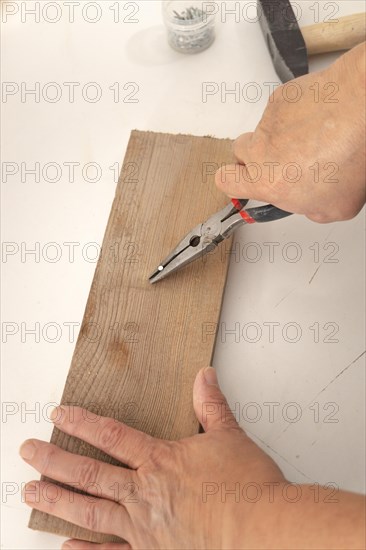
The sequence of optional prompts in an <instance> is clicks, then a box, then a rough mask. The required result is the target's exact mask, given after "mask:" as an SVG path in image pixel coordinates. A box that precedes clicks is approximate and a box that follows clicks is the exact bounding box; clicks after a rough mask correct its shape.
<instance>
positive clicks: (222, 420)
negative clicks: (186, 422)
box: [193, 367, 239, 432]
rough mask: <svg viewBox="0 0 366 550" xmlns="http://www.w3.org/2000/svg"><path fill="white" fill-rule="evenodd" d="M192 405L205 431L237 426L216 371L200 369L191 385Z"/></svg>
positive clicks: (208, 368) (207, 368)
mask: <svg viewBox="0 0 366 550" xmlns="http://www.w3.org/2000/svg"><path fill="white" fill-rule="evenodd" d="M193 407H194V410H195V413H196V416H197V419H198V421H199V423H200V424H201V425H202V426H203V428H204V430H205V432H208V431H210V430H213V429H226V428H239V426H238V423H237V421H236V420H235V418H234V415H233V414H232V412H231V410H230V407H229V405H228V403H227V401H226V399H225V396H224V394H223V393H222V392H221V390H220V388H219V385H218V382H217V377H216V371H215V369H213V368H212V367H206V368H204V369H201V370H200V371H199V373H198V374H197V376H196V380H195V382H194V386H193Z"/></svg>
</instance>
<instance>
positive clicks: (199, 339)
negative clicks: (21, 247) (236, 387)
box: [29, 131, 233, 542]
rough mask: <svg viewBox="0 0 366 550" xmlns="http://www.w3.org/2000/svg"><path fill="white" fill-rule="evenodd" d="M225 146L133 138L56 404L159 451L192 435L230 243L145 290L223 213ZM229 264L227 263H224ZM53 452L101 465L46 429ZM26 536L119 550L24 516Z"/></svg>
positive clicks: (37, 515) (55, 522) (74, 442)
mask: <svg viewBox="0 0 366 550" xmlns="http://www.w3.org/2000/svg"><path fill="white" fill-rule="evenodd" d="M231 149H232V142H231V140H228V139H225V140H221V139H215V138H211V137H194V136H188V135H169V134H160V133H152V132H139V131H133V132H132V134H131V138H130V141H129V144H128V148H127V152H126V156H125V159H124V164H123V167H122V171H121V175H120V179H119V182H118V185H117V189H116V195H115V199H114V202H113V206H112V210H111V214H110V217H109V221H108V225H107V229H106V233H105V237H104V241H103V247H102V253H101V257H100V258H99V261H98V264H97V267H96V271H95V275H94V280H93V283H92V287H91V290H90V294H89V298H88V302H87V306H86V310H85V314H84V319H83V323H82V326H81V330H80V335H79V338H78V340H77V343H76V347H75V352H74V355H73V359H72V363H71V367H70V371H69V375H68V378H67V381H66V386H65V390H64V393H63V397H62V403H63V404H74V405H79V406H82V407H86V408H87V409H90V410H92V411H94V412H98V413H100V414H103V415H106V416H112V417H114V418H117V419H119V420H121V421H123V422H126V423H127V424H129V425H130V426H133V427H135V428H137V429H139V430H142V431H144V432H147V433H149V434H152V435H155V436H157V437H161V438H165V439H179V438H182V437H186V436H189V435H193V434H195V433H197V432H198V431H199V425H198V422H197V420H196V418H195V414H194V411H193V406H192V386H193V381H194V378H195V375H196V373H197V372H198V370H199V369H200V368H201V367H204V366H208V365H210V361H211V357H212V352H213V347H214V340H215V334H214V330H212V326H213V324H215V323H217V322H218V319H219V313H220V306H221V301H222V296H223V290H224V284H225V279H226V273H227V267H228V260H229V254H228V252H229V249H230V243H228V242H225V243H223V245H221V247H220V249H217V250H216V251H215V253H213V254H210V255H208V256H206V258H205V261H203V260H202V259H201V260H198V261H196V262H194V263H192V264H190V265H189V266H186V267H185V268H184V269H183V270H181V271H179V272H177V273H175V274H173V275H171V276H170V277H167V278H166V279H164V280H162V281H160V282H158V283H156V284H154V285H151V284H150V283H149V281H148V277H149V275H150V274H151V273H152V271H153V270H154V269H155V268H156V266H157V265H158V264H159V262H160V261H161V260H162V259H163V258H164V257H165V256H166V255H167V254H168V253H169V252H170V251H171V249H172V248H174V247H175V246H176V244H177V243H178V242H179V241H180V239H181V238H182V237H183V236H184V235H185V234H186V233H187V232H188V231H190V229H192V227H194V226H195V225H196V224H198V223H200V222H202V221H204V220H205V219H206V218H207V217H209V216H210V215H211V214H213V213H214V212H215V211H216V210H218V209H220V208H222V207H223V206H225V204H227V203H228V199H227V197H225V196H224V195H222V193H220V192H219V191H217V189H216V187H215V185H214V172H215V169H217V168H218V167H219V166H220V165H221V163H230V162H233V157H232V152H231ZM225 252H226V253H225ZM51 441H52V442H53V443H55V444H56V445H58V446H60V447H62V448H63V449H66V450H68V451H71V452H73V453H78V454H82V455H88V456H91V457H94V458H97V459H100V460H105V461H108V462H113V461H112V459H110V458H109V457H108V456H107V455H105V454H103V453H102V452H100V451H97V450H96V449H94V448H93V447H91V446H89V445H87V444H85V443H83V442H82V441H80V440H78V439H75V438H72V437H70V436H67V435H65V434H63V433H62V432H60V431H59V430H57V429H55V430H54V431H53V435H52V438H51ZM29 526H30V527H31V528H32V529H38V530H43V531H48V532H52V533H57V534H59V535H63V536H67V537H75V538H80V539H84V540H90V541H94V542H103V541H117V540H119V539H117V538H115V537H112V536H105V535H96V534H95V533H91V532H90V531H87V530H85V529H81V528H79V527H77V526H75V525H73V524H71V523H67V522H65V521H62V520H60V519H58V518H55V517H52V516H49V515H47V514H43V513H41V512H38V511H33V512H32V515H31V520H30V523H29Z"/></svg>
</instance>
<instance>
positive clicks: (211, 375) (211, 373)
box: [203, 367, 218, 386]
mask: <svg viewBox="0 0 366 550" xmlns="http://www.w3.org/2000/svg"><path fill="white" fill-rule="evenodd" d="M203 376H204V377H205V380H206V383H207V384H208V385H209V386H218V383H217V376H216V371H215V369H214V368H212V367H206V368H205V370H204V371H203Z"/></svg>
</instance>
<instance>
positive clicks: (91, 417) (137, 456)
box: [51, 405, 156, 469]
mask: <svg viewBox="0 0 366 550" xmlns="http://www.w3.org/2000/svg"><path fill="white" fill-rule="evenodd" d="M51 419H52V421H53V422H54V424H55V426H56V427H57V428H58V429H59V430H61V431H62V432H65V433H67V434H69V435H73V436H75V437H78V438H79V439H82V440H83V441H86V442H87V443H90V444H91V445H93V446H94V447H96V448H97V449H100V450H101V451H104V452H105V453H106V454H108V455H110V456H112V457H113V458H116V459H117V460H119V461H120V462H123V463H124V464H127V466H130V467H131V468H134V469H137V468H140V467H141V466H142V465H143V464H144V463H145V462H146V461H147V460H148V459H149V457H150V454H151V450H152V447H153V446H155V443H156V439H154V438H153V437H151V436H150V435H148V434H144V433H143V432H140V431H139V430H135V429H133V428H130V427H129V426H126V424H123V423H122V422H118V421H117V420H115V419H114V418H106V417H104V416H100V415H98V414H94V413H92V412H90V411H88V410H87V409H82V408H81V407H74V406H71V407H68V406H65V405H61V406H60V407H57V408H56V409H54V410H53V411H52V414H51Z"/></svg>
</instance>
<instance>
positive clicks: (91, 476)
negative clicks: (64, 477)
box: [76, 459, 100, 487]
mask: <svg viewBox="0 0 366 550" xmlns="http://www.w3.org/2000/svg"><path fill="white" fill-rule="evenodd" d="M99 472H100V465H99V463H98V462H97V461H96V460H95V461H94V460H90V459H85V460H82V461H81V462H80V464H79V466H78V468H77V472H76V479H77V481H78V482H79V483H80V485H81V486H83V487H85V486H86V485H91V484H93V483H96V482H97V480H98V478H99Z"/></svg>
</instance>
